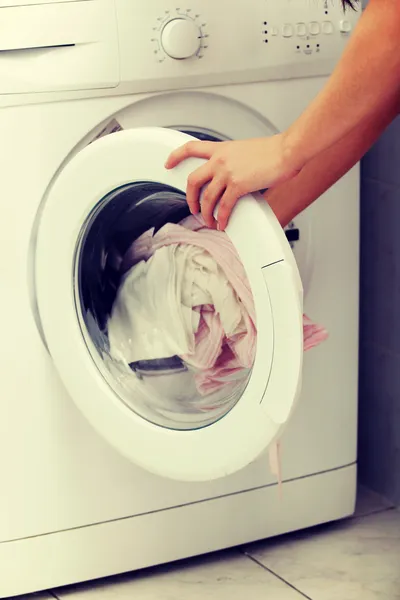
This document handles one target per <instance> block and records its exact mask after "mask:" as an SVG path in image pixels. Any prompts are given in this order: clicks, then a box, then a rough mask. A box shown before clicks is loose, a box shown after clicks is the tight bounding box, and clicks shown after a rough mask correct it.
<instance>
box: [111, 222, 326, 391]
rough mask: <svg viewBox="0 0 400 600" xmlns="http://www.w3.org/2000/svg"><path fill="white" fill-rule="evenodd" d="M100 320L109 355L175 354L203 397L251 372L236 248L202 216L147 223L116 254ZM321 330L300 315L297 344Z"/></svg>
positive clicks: (251, 316) (246, 295)
mask: <svg viewBox="0 0 400 600" xmlns="http://www.w3.org/2000/svg"><path fill="white" fill-rule="evenodd" d="M120 270H121V272H122V273H123V277H122V281H121V285H120V287H119V290H118V293H117V297H116V300H115V302H114V305H113V308H112V312H111V315H110V318H109V320H108V324H107V331H108V339H109V343H110V355H111V356H113V357H114V358H115V359H117V360H123V361H124V362H125V363H128V364H130V365H132V366H133V368H134V366H135V365H138V364H141V365H143V364H145V363H146V362H147V363H151V361H157V360H160V359H168V358H171V359H175V357H179V358H180V359H181V361H182V362H183V364H184V365H186V366H187V367H188V368H189V369H190V370H191V371H192V372H193V377H194V380H195V383H196V387H197V390H198V392H199V394H200V395H201V396H207V395H209V394H213V393H214V392H217V391H222V390H223V389H224V388H225V387H228V386H232V382H238V381H241V380H244V379H246V378H247V377H248V376H249V373H250V371H251V368H252V365H253V362H254V358H255V352H256V341H257V329H256V315H255V307H254V300H253V296H252V292H251V288H250V284H249V281H248V279H247V276H246V272H245V269H244V267H243V264H242V262H241V260H240V258H239V256H238V254H237V251H236V249H235V247H234V245H233V244H232V242H231V241H230V239H229V237H228V235H227V234H226V233H225V232H221V231H216V230H213V229H208V228H207V227H205V225H204V222H203V220H202V217H201V216H190V217H187V218H186V219H184V220H183V221H181V222H180V223H178V224H175V223H167V224H166V225H164V226H163V227H161V229H159V230H158V231H157V232H154V229H149V230H148V231H146V232H145V233H144V234H142V235H141V236H140V237H139V238H138V239H136V240H135V241H134V242H133V243H132V245H131V246H130V248H129V249H128V251H127V252H126V254H125V256H124V257H123V260H122V264H121V265H120ZM326 337H327V333H326V331H325V330H324V329H323V328H321V327H319V326H317V325H315V324H314V323H312V322H311V321H310V320H309V319H308V318H307V317H304V349H305V350H309V349H310V348H312V347H314V346H316V345H318V344H320V343H321V342H322V341H324V340H325V339H326Z"/></svg>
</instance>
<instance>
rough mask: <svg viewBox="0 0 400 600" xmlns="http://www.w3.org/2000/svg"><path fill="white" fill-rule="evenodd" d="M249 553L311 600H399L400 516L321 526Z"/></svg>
mask: <svg viewBox="0 0 400 600" xmlns="http://www.w3.org/2000/svg"><path fill="white" fill-rule="evenodd" d="M246 552H247V553H248V554H249V555H251V556H253V557H254V558H256V559H257V560H258V561H260V563H262V564H263V565H265V566H266V567H267V568H269V569H271V571H273V572H274V573H277V574H278V575H279V576H280V577H282V578H283V579H284V580H285V581H288V582H290V583H291V584H292V585H294V586H295V587H296V588H297V589H298V590H300V591H301V592H302V593H303V594H306V595H307V596H309V597H310V598H312V600H399V599H400V512H398V511H396V510H388V511H385V512H381V513H377V514H374V515H371V516H369V517H365V518H360V519H352V520H347V521H344V522H342V523H340V524H335V525H330V526H326V527H320V528H317V529H314V530H310V531H308V532H303V533H301V534H296V535H292V536H286V537H282V538H279V539H277V540H275V541H274V540H270V541H269V542H264V543H258V544H254V545H250V546H248V547H247V548H246Z"/></svg>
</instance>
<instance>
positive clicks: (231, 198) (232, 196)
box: [217, 187, 240, 231]
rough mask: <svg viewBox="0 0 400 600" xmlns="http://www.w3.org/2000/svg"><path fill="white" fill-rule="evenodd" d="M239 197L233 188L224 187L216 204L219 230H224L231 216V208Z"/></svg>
mask: <svg viewBox="0 0 400 600" xmlns="http://www.w3.org/2000/svg"><path fill="white" fill-rule="evenodd" d="M239 197H240V196H239V195H238V193H237V191H236V190H235V188H232V187H228V188H226V190H225V192H224V194H223V195H222V198H221V201H220V203H219V205H218V214H217V221H218V229H219V231H224V230H225V228H226V226H227V224H228V221H229V217H230V216H231V213H232V210H233V209H234V207H235V204H236V202H237V201H238V200H239Z"/></svg>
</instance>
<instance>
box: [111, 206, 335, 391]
mask: <svg viewBox="0 0 400 600" xmlns="http://www.w3.org/2000/svg"><path fill="white" fill-rule="evenodd" d="M153 233H154V231H153V229H151V230H149V231H147V232H145V233H144V234H143V235H142V236H141V237H140V238H138V239H137V240H136V241H135V242H134V243H133V244H132V246H131V247H130V248H129V250H128V251H127V253H126V254H125V256H124V259H123V262H122V266H121V269H122V271H123V272H124V273H125V272H127V271H128V270H130V269H131V268H132V267H133V266H134V265H136V264H137V263H138V262H140V261H142V260H145V261H147V260H148V259H149V258H150V257H151V256H152V255H153V254H154V253H155V252H156V251H157V250H158V249H159V248H162V247H163V246H168V245H172V244H174V245H175V244H176V245H179V244H188V245H192V246H196V247H199V248H201V249H203V250H206V251H207V252H208V253H209V254H210V255H211V256H212V258H213V259H214V260H215V261H216V263H217V264H218V265H219V267H220V268H221V269H222V271H223V273H224V274H225V276H226V278H227V280H228V282H229V284H230V285H231V286H232V288H233V289H234V290H235V292H236V294H237V296H238V298H239V301H240V303H239V304H240V307H241V319H240V323H239V325H238V327H237V328H236V329H235V332H234V334H233V335H227V333H226V331H224V329H223V327H222V324H221V319H220V316H219V314H218V313H217V312H216V311H215V310H214V307H213V306H210V305H202V306H198V307H195V308H194V310H196V311H198V312H199V313H200V323H199V327H198V330H197V332H196V333H195V344H194V352H193V354H191V355H190V357H189V356H182V359H183V360H187V361H188V362H190V364H191V365H192V366H194V367H195V368H197V369H198V370H199V372H198V373H197V375H196V385H197V387H198V390H199V392H200V393H201V394H202V395H207V394H209V393H211V392H214V391H216V390H218V389H220V388H221V387H223V386H225V385H226V384H227V381H229V380H231V379H232V377H233V378H234V379H238V378H240V375H241V374H242V375H243V376H246V375H247V373H248V371H249V369H251V367H252V365H253V362H254V356H255V350H256V336H257V331H256V325H255V323H256V315H255V306H254V301H253V296H252V292H251V288H250V284H249V281H248V279H247V276H246V272H245V269H244V267H243V264H242V262H241V260H240V258H239V256H238V254H237V252H236V249H235V247H234V246H233V244H232V242H231V241H230V239H229V237H228V235H227V234H226V233H224V232H220V231H216V230H213V229H208V228H206V227H205V226H204V222H203V220H202V218H201V217H200V216H190V217H188V218H187V219H185V220H184V221H182V222H181V223H180V224H179V225H175V224H173V223H168V224H166V225H165V226H164V227H162V228H161V229H160V230H159V231H158V232H157V233H155V234H154V235H153ZM303 329H304V349H305V350H309V349H311V348H313V347H315V346H317V345H318V344H320V343H321V342H323V341H324V340H325V339H326V338H327V332H326V331H325V330H324V329H323V328H321V327H319V326H317V325H315V324H314V323H312V322H311V321H310V319H308V317H306V316H304V325H303Z"/></svg>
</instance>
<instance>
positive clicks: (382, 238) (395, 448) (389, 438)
mask: <svg viewBox="0 0 400 600" xmlns="http://www.w3.org/2000/svg"><path fill="white" fill-rule="evenodd" d="M360 334H361V340H360V419H359V465H360V478H361V480H362V481H363V482H364V483H365V484H367V485H368V486H369V487H371V488H373V489H375V490H376V491H378V492H380V493H381V494H383V495H385V496H386V497H388V498H389V499H391V500H392V501H394V502H396V503H397V504H399V505H400V118H398V119H397V120H396V121H395V122H394V123H393V124H392V125H391V126H390V128H389V129H388V130H387V131H386V132H385V133H384V135H383V136H382V138H381V139H380V140H379V142H378V143H377V144H376V145H375V146H374V147H373V148H372V150H371V151H370V152H369V153H368V154H367V156H366V157H365V159H364V160H363V163H362V185H361V316H360Z"/></svg>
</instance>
